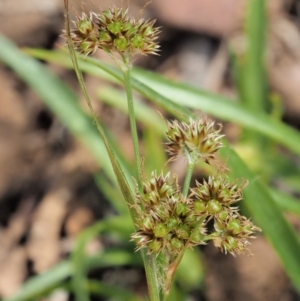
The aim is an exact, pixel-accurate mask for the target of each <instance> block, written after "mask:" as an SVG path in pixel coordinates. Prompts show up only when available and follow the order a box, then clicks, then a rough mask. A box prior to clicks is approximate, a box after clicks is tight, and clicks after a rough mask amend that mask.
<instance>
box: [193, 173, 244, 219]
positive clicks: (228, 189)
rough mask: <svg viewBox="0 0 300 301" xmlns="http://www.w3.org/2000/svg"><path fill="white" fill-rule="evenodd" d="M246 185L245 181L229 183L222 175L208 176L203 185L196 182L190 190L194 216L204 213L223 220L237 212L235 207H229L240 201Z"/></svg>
mask: <svg viewBox="0 0 300 301" xmlns="http://www.w3.org/2000/svg"><path fill="white" fill-rule="evenodd" d="M246 184H247V182H245V181H244V182H242V183H240V184H238V182H237V181H234V182H232V183H231V182H229V181H228V178H227V177H226V176H224V175H217V176H210V177H209V178H208V180H207V181H205V180H204V182H203V183H199V182H196V187H195V188H192V189H191V197H193V199H194V211H195V214H203V213H205V214H208V215H209V216H211V217H214V218H216V219H220V220H225V219H226V218H227V217H228V215H229V214H231V213H233V212H236V211H237V207H232V206H231V205H232V204H235V203H237V202H239V201H240V200H242V198H243V194H242V190H243V188H244V187H245V186H246Z"/></svg>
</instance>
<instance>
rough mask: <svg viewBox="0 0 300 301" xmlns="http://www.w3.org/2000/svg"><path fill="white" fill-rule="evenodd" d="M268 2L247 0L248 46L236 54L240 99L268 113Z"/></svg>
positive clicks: (245, 35)
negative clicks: (266, 45) (266, 59)
mask: <svg viewBox="0 0 300 301" xmlns="http://www.w3.org/2000/svg"><path fill="white" fill-rule="evenodd" d="M265 5H266V4H265V1H264V0H250V1H247V9H246V19H245V26H244V38H245V41H244V43H245V47H244V49H243V50H242V52H241V51H239V52H238V53H237V54H236V56H235V62H236V68H237V70H236V72H237V76H236V78H237V83H238V85H237V87H238V91H239V96H240V99H241V101H242V103H243V105H244V107H246V108H248V109H250V110H252V111H257V112H266V111H267V109H268V107H269V106H268V103H267V80H266V72H265V64H264V58H265V44H266V26H267V24H266V23H267V21H266V20H267V16H266V8H265Z"/></svg>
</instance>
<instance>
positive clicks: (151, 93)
mask: <svg viewBox="0 0 300 301" xmlns="http://www.w3.org/2000/svg"><path fill="white" fill-rule="evenodd" d="M0 51H1V50H0ZM26 52H27V53H30V54H31V55H33V56H35V57H37V58H40V59H44V60H48V61H51V62H56V63H58V64H60V65H62V66H65V67H68V68H70V67H71V65H70V61H68V57H67V56H66V55H65V54H63V53H61V52H49V51H48V52H47V51H45V50H36V49H35V50H33V49H30V50H27V51H26ZM80 68H81V70H83V71H85V72H88V73H90V74H93V75H96V76H103V72H102V70H105V71H106V72H107V73H109V74H110V75H112V76H114V77H115V78H116V79H117V81H122V76H121V73H120V72H119V71H118V70H117V69H116V68H114V67H112V66H109V65H107V64H104V63H103V62H100V61H98V60H96V59H93V58H86V59H85V60H83V59H80ZM99 68H100V69H102V70H99ZM132 74H133V79H132V85H133V87H134V88H135V89H136V90H137V91H138V92H140V93H141V94H142V95H144V96H145V97H147V98H148V99H149V100H152V101H153V102H155V103H157V104H159V105H161V104H163V105H164V108H165V109H166V110H168V112H171V113H172V114H173V113H174V112H175V113H176V116H177V117H179V119H182V117H183V115H185V116H189V114H191V111H189V110H186V109H184V108H181V110H180V107H181V106H185V107H186V108H190V109H194V110H201V111H203V112H205V113H208V114H210V115H212V116H215V117H217V118H220V119H222V120H226V121H231V122H235V123H237V124H240V125H242V126H243V127H245V128H247V129H250V130H253V131H256V132H258V133H261V134H263V135H265V136H267V137H269V138H270V139H273V140H274V141H276V142H279V143H281V144H282V145H284V146H285V147H286V148H288V149H290V150H291V151H293V152H294V153H296V154H298V155H300V143H299V141H300V134H299V133H298V132H297V131H296V130H294V129H293V128H291V127H289V126H287V125H285V124H284V123H282V122H281V121H279V120H274V119H273V118H272V117H270V116H268V115H266V114H265V113H262V112H253V111H251V110H249V109H245V108H243V107H242V106H241V105H240V104H239V103H238V102H237V101H236V100H233V99H229V98H227V97H224V96H220V95H215V94H213V93H210V92H206V91H201V90H199V89H197V88H195V87H191V86H189V85H187V84H183V83H176V82H173V81H171V80H168V79H166V78H164V77H163V76H161V75H159V74H156V73H153V72H149V71H145V70H142V69H138V68H135V69H133V72H132ZM106 79H111V76H110V77H107V75H106ZM170 103H172V106H170Z"/></svg>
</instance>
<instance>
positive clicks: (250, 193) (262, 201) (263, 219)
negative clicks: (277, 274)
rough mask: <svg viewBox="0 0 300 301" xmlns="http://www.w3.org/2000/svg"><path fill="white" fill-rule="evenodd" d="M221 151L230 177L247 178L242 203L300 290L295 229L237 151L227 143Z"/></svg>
mask: <svg viewBox="0 0 300 301" xmlns="http://www.w3.org/2000/svg"><path fill="white" fill-rule="evenodd" d="M220 153H221V154H222V157H223V158H224V159H226V160H227V159H228V165H229V166H230V168H231V175H232V178H233V179H236V178H244V179H247V180H249V185H248V187H246V188H245V193H244V195H245V200H244V201H243V206H244V207H245V209H246V210H247V212H248V214H249V215H250V216H252V217H253V218H254V220H255V222H256V223H257V224H258V225H259V226H260V227H261V228H262V230H263V234H264V235H265V236H266V237H267V238H268V240H269V241H270V243H271V244H272V245H273V247H274V250H275V251H276V253H277V254H278V256H279V258H280V260H281V262H282V265H283V266H284V268H285V270H286V273H287V274H288V275H289V277H290V279H291V280H292V282H293V284H294V286H295V288H296V289H297V291H298V292H300V273H299V271H300V257H299V252H300V240H299V237H298V236H297V234H296V231H295V229H293V228H292V226H291V225H290V224H289V222H288V221H287V220H286V218H285V217H284V216H283V213H282V212H281V210H280V209H279V206H277V204H276V203H275V202H274V199H273V198H272V196H271V194H270V193H269V191H268V190H267V188H266V187H265V185H264V184H262V183H261V182H260V181H259V179H258V178H257V176H255V175H254V174H253V173H252V172H251V171H250V170H249V169H248V168H247V166H246V164H245V163H244V162H243V161H242V160H241V159H240V158H239V157H238V156H237V154H236V153H235V152H234V151H233V150H231V149H230V148H229V147H226V148H223V149H221V150H220Z"/></svg>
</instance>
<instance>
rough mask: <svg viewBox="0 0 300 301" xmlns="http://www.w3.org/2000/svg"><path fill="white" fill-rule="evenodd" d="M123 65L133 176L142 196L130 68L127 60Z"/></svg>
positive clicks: (125, 59)
mask: <svg viewBox="0 0 300 301" xmlns="http://www.w3.org/2000/svg"><path fill="white" fill-rule="evenodd" d="M124 63H125V64H124V65H123V68H121V70H122V72H123V76H124V85H125V89H126V95H127V105H128V115H129V121H130V129H131V136H132V143H133V149H134V159H135V169H136V175H135V176H136V179H137V183H138V188H139V192H140V194H141V195H142V194H143V185H142V181H141V157H140V151H139V140H138V134H137V127H136V121H135V113H134V104H133V97H132V87H131V81H130V71H131V66H130V62H129V60H128V59H127V58H124Z"/></svg>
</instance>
